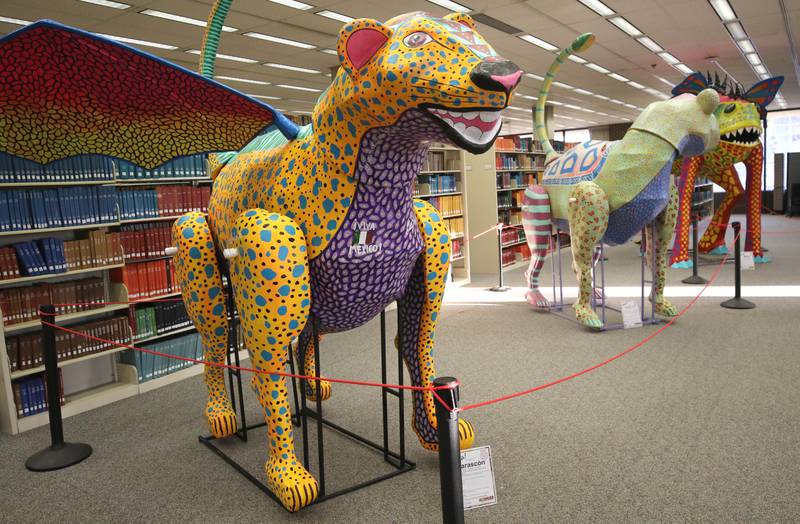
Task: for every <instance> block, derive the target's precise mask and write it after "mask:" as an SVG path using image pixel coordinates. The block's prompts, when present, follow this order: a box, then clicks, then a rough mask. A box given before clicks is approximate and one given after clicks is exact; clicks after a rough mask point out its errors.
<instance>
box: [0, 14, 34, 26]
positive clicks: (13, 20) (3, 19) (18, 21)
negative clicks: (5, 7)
mask: <svg viewBox="0 0 800 524" xmlns="http://www.w3.org/2000/svg"><path fill="white" fill-rule="evenodd" d="M0 22H5V23H7V24H15V25H30V24H32V23H33V22H29V21H28V20H21V19H19V18H9V17H7V16H0Z"/></svg>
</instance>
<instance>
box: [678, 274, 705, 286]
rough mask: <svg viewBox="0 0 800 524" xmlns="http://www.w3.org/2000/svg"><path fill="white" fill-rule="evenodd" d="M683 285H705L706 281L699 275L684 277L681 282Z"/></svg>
mask: <svg viewBox="0 0 800 524" xmlns="http://www.w3.org/2000/svg"><path fill="white" fill-rule="evenodd" d="M681 282H683V283H684V284H707V283H708V280H706V279H705V278H703V277H701V276H700V275H692V276H690V277H686V278H684V279H683V280H681Z"/></svg>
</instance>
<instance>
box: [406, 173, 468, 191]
mask: <svg viewBox="0 0 800 524" xmlns="http://www.w3.org/2000/svg"><path fill="white" fill-rule="evenodd" d="M455 191H458V184H457V180H456V175H455V173H452V174H440V175H419V176H418V177H417V184H416V185H415V186H414V194H415V195H434V194H437V193H453V192H455Z"/></svg>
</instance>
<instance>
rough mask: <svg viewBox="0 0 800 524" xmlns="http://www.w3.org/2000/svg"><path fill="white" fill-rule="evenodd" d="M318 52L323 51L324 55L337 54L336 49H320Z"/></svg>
mask: <svg viewBox="0 0 800 524" xmlns="http://www.w3.org/2000/svg"><path fill="white" fill-rule="evenodd" d="M319 52H320V53H325V54H326V55H334V56H339V53H338V52H337V51H336V49H320V50H319Z"/></svg>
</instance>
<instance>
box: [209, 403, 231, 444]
mask: <svg viewBox="0 0 800 524" xmlns="http://www.w3.org/2000/svg"><path fill="white" fill-rule="evenodd" d="M206 420H208V429H209V431H211V435H212V436H213V437H214V438H225V437H230V436H231V435H233V434H234V433H236V413H234V412H233V410H232V409H230V408H227V409H220V408H213V407H210V406H209V408H208V410H207V411H206Z"/></svg>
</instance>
